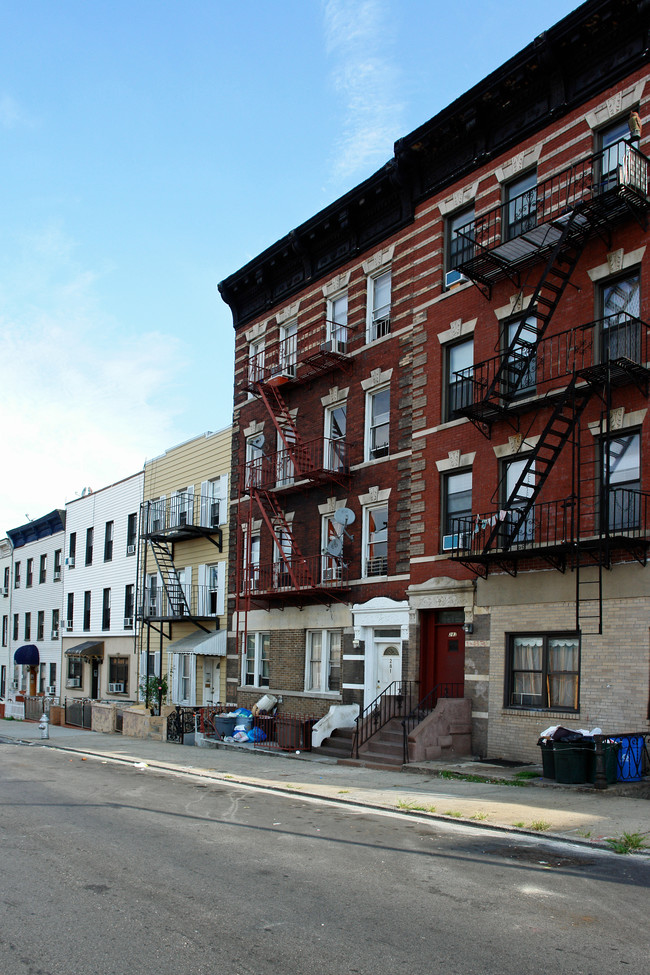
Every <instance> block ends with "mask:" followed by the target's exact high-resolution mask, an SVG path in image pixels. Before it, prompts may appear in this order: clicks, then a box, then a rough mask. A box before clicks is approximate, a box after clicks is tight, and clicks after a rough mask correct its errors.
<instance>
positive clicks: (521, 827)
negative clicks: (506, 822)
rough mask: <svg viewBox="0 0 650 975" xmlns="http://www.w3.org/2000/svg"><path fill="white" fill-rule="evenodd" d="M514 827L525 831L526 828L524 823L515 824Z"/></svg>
mask: <svg viewBox="0 0 650 975" xmlns="http://www.w3.org/2000/svg"><path fill="white" fill-rule="evenodd" d="M512 825H513V826H516V827H517V829H523V828H524V823H522V822H518V823H513V824H512Z"/></svg>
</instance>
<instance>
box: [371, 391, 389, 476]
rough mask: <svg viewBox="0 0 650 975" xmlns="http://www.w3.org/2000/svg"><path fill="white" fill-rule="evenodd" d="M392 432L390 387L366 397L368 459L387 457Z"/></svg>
mask: <svg viewBox="0 0 650 975" xmlns="http://www.w3.org/2000/svg"><path fill="white" fill-rule="evenodd" d="M389 432H390V388H389V387H388V386H386V387H385V388H384V389H379V390H377V392H374V393H368V394H367V397H366V460H376V459H377V458H379V457H387V456H388V453H389V449H390V447H389Z"/></svg>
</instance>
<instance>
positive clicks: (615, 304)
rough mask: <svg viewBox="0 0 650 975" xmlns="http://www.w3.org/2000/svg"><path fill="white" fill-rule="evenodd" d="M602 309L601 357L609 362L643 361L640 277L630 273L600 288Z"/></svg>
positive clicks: (632, 272)
mask: <svg viewBox="0 0 650 975" xmlns="http://www.w3.org/2000/svg"><path fill="white" fill-rule="evenodd" d="M601 302H602V309H603V319H602V326H603V327H602V337H601V351H600V356H601V360H602V361H603V362H606V361H607V360H608V359H620V358H625V359H631V360H632V361H633V362H639V363H640V362H641V361H642V350H641V323H640V321H639V314H640V310H641V277H640V274H639V271H638V270H635V271H631V272H630V273H628V274H626V275H624V276H623V277H620V278H617V279H616V280H615V281H608V282H607V283H606V284H604V285H603V287H602V289H601Z"/></svg>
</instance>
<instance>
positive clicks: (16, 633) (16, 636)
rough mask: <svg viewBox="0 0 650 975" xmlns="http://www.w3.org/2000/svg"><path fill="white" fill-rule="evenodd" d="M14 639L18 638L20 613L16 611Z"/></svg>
mask: <svg viewBox="0 0 650 975" xmlns="http://www.w3.org/2000/svg"><path fill="white" fill-rule="evenodd" d="M13 639H14V640H17V639H18V613H14V628H13Z"/></svg>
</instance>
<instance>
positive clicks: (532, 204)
mask: <svg viewBox="0 0 650 975" xmlns="http://www.w3.org/2000/svg"><path fill="white" fill-rule="evenodd" d="M501 220H502V225H503V232H504V239H505V240H512V239H513V238H514V237H520V236H521V235H522V234H525V233H526V232H527V231H529V230H532V229H533V227H536V226H537V170H535V169H533V170H531V171H530V172H529V173H524V175H523V176H519V177H518V178H517V179H513V180H512V182H510V183H507V184H506V187H505V201H504V204H503V212H502V217H501Z"/></svg>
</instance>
